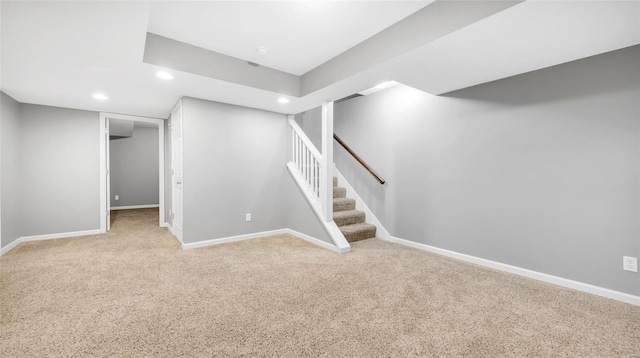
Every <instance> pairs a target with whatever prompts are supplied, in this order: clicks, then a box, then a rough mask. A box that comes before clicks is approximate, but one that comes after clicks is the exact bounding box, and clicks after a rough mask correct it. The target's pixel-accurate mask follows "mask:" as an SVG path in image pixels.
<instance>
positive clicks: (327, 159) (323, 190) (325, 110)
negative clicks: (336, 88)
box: [320, 102, 333, 222]
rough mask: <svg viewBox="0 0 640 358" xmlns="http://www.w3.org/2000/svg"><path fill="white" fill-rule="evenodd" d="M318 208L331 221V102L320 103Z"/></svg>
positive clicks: (325, 218) (326, 219) (327, 220)
mask: <svg viewBox="0 0 640 358" xmlns="http://www.w3.org/2000/svg"><path fill="white" fill-rule="evenodd" d="M320 165H321V173H320V208H321V211H322V216H324V220H325V221H326V222H331V221H333V102H324V103H322V163H320Z"/></svg>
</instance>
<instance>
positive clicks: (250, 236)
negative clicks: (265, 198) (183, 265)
mask: <svg viewBox="0 0 640 358" xmlns="http://www.w3.org/2000/svg"><path fill="white" fill-rule="evenodd" d="M285 233H286V232H285V230H284V229H279V230H270V231H262V232H256V233H252V234H244V235H237V236H229V237H222V238H219V239H211V240H204V241H196V242H190V243H186V244H185V243H182V248H183V249H185V250H188V249H196V248H199V247H206V246H213V245H220V244H227V243H230V242H236V241H244V240H251V239H257V238H260V237H265V236H272V235H281V234H285Z"/></svg>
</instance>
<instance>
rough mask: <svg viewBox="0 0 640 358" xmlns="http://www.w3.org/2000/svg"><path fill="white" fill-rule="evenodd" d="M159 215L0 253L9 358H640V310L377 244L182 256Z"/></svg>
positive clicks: (141, 213)
mask: <svg viewBox="0 0 640 358" xmlns="http://www.w3.org/2000/svg"><path fill="white" fill-rule="evenodd" d="M157 215H158V214H157V210H130V211H118V212H117V213H115V220H114V223H113V227H112V231H111V232H110V233H108V234H105V235H96V236H90V237H82V238H70V239H59V240H49V241H40V242H30V243H23V244H21V245H20V246H18V247H16V248H15V249H13V250H12V251H10V252H9V253H8V254H6V255H4V256H3V257H2V258H0V264H1V265H2V266H1V268H2V270H1V276H0V279H1V280H0V300H1V301H0V314H1V321H0V328H1V331H0V356H1V357H214V356H216V357H229V356H230V357H235V356H280V357H305V356H327V357H378V356H380V357H388V356H397V357H407V356H424V357H629V358H631V357H634V358H637V357H640V307H637V306H632V305H629V304H625V303H620V302H617V301H613V300H609V299H605V298H600V297H597V296H592V295H589V294H585V293H581V292H576V291H572V290H568V289H563V288H559V287H556V286H553V285H549V284H545V283H540V282H537V281H533V280H529V279H525V278H521V277H518V276H514V275H510V274H505V273H502V272H498V271H493V270H490V269H485V268H482V267H478V266H474V265H471V264H467V263H464V262H459V261H456V260H452V259H448V258H445V257H440V256H437V255H433V254H429V253H425V252H422V251H418V250H414V249H410V248H406V247H403V246H399V245H395V244H391V243H387V242H383V241H380V240H376V239H371V240H365V241H361V242H356V243H354V244H352V252H351V253H348V254H344V255H338V254H335V253H333V252H330V251H327V250H324V249H321V248H318V247H316V246H313V245H311V244H309V243H307V242H305V241H303V240H300V239H297V238H294V237H289V236H278V237H270V238H263V239H256V240H251V241H244V242H238V243H233V244H226V245H220V246H213V247H208V248H201V249H193V250H184V251H183V250H182V249H181V248H180V246H179V244H178V242H177V240H175V239H174V238H173V237H172V236H171V235H170V234H169V233H168V232H167V230H166V229H163V228H159V227H157Z"/></svg>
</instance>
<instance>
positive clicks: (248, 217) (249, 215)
mask: <svg viewBox="0 0 640 358" xmlns="http://www.w3.org/2000/svg"><path fill="white" fill-rule="evenodd" d="M244 220H245V221H251V213H247V214H246V215H245V217H244Z"/></svg>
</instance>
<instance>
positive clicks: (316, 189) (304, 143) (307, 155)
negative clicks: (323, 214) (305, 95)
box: [289, 116, 322, 204]
mask: <svg viewBox="0 0 640 358" xmlns="http://www.w3.org/2000/svg"><path fill="white" fill-rule="evenodd" d="M289 125H290V126H291V154H292V155H291V163H292V164H293V165H294V167H295V168H296V169H297V170H298V174H299V175H300V177H301V179H302V181H303V182H304V184H305V186H306V187H307V189H308V190H310V194H311V195H312V197H313V199H314V201H315V202H317V203H318V204H320V171H321V167H320V162H321V160H322V155H321V154H320V152H318V150H317V149H316V147H315V146H314V145H313V143H311V141H310V140H309V138H308V137H307V136H306V135H305V134H304V132H303V131H302V129H301V128H300V126H298V124H297V123H296V121H295V120H294V119H293V116H289Z"/></svg>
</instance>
